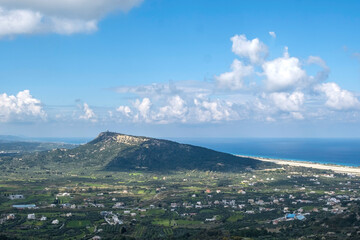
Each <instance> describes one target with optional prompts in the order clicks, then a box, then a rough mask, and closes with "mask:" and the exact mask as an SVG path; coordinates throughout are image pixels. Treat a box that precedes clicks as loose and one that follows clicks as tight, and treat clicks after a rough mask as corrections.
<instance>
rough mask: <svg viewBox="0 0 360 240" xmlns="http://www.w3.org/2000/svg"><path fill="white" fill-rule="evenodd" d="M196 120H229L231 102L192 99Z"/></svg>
mask: <svg viewBox="0 0 360 240" xmlns="http://www.w3.org/2000/svg"><path fill="white" fill-rule="evenodd" d="M194 104H195V106H196V108H195V109H194V112H195V115H196V120H197V121H199V122H218V121H221V120H229V119H230V118H231V117H234V116H231V113H232V112H233V111H232V110H231V103H224V102H221V101H220V100H215V101H208V100H200V99H194Z"/></svg>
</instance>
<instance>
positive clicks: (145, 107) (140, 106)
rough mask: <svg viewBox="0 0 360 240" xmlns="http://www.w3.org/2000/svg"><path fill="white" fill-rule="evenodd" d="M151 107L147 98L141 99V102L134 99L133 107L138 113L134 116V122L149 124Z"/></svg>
mask: <svg viewBox="0 0 360 240" xmlns="http://www.w3.org/2000/svg"><path fill="white" fill-rule="evenodd" d="M151 105H152V104H151V101H150V99H149V98H143V100H142V101H140V100H139V99H136V101H135V103H134V107H135V109H136V110H137V111H138V113H137V114H136V115H135V121H140V120H145V121H146V122H150V121H151V118H150V107H151Z"/></svg>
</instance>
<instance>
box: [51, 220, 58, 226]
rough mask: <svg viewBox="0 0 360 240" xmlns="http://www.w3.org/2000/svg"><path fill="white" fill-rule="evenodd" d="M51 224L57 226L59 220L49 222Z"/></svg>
mask: <svg viewBox="0 0 360 240" xmlns="http://www.w3.org/2000/svg"><path fill="white" fill-rule="evenodd" d="M51 224H54V225H57V224H59V220H57V219H55V220H53V221H52V222H51Z"/></svg>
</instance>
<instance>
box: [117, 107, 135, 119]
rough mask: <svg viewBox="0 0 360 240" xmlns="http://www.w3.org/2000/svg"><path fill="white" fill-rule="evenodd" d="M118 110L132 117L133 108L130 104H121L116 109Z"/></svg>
mask: <svg viewBox="0 0 360 240" xmlns="http://www.w3.org/2000/svg"><path fill="white" fill-rule="evenodd" d="M116 111H118V112H120V113H122V114H123V115H125V116H126V117H130V114H131V112H132V111H131V109H130V107H128V106H120V107H118V108H117V109H116Z"/></svg>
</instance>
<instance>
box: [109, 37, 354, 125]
mask: <svg viewBox="0 0 360 240" xmlns="http://www.w3.org/2000/svg"><path fill="white" fill-rule="evenodd" d="M231 40H232V41H233V52H234V53H235V54H236V55H237V56H238V57H240V58H241V59H237V58H236V59H234V60H233V63H232V65H231V70H230V71H229V72H224V73H222V74H219V75H215V76H214V79H213V80H212V81H209V80H207V81H194V80H193V81H178V82H169V83H155V84H150V85H140V86H132V87H129V86H122V87H119V88H115V89H114V90H115V91H116V92H118V93H121V94H129V95H135V97H134V98H136V99H137V100H136V101H135V102H134V103H133V106H132V107H128V106H120V107H119V108H118V109H117V112H118V113H121V120H123V119H127V120H129V121H133V122H147V123H171V122H182V123H199V122H200V123H203V122H223V121H236V120H241V119H247V120H255V121H268V122H273V121H277V120H294V119H295V120H303V119H305V118H306V119H311V118H312V119H315V118H316V119H319V117H318V116H321V118H324V116H326V114H334V113H335V112H334V111H330V110H329V109H328V108H330V109H335V110H347V109H352V110H357V111H359V112H358V113H357V114H359V113H360V103H359V100H358V98H357V97H356V95H355V94H354V93H351V92H349V91H347V90H343V89H341V88H340V87H339V86H338V85H337V84H335V83H322V82H324V81H325V80H327V78H328V75H329V72H330V68H329V67H328V66H327V64H326V62H325V61H324V60H323V59H322V58H320V57H318V56H309V57H308V58H307V59H303V60H300V59H299V58H297V57H292V56H290V55H289V53H288V49H287V47H285V51H284V53H283V55H282V56H280V57H277V58H274V59H270V60H268V59H266V55H267V47H266V46H265V44H263V43H262V42H261V41H260V40H259V39H257V38H255V39H252V40H248V39H247V38H246V36H245V35H235V36H234V37H232V38H231ZM310 65H316V66H317V67H320V70H318V72H315V75H311V74H309V73H308V72H307V70H308V69H309V66H310ZM316 66H315V68H313V66H311V67H312V68H311V70H313V69H316V68H317V67H316ZM245 80H246V82H249V85H248V87H244V86H245ZM219 89H222V91H219ZM240 89H241V91H233V90H240ZM227 90H229V91H227ZM326 106H327V107H328V108H327V107H326ZM353 116H358V115H355V114H354V115H353ZM342 117H343V116H342Z"/></svg>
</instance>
